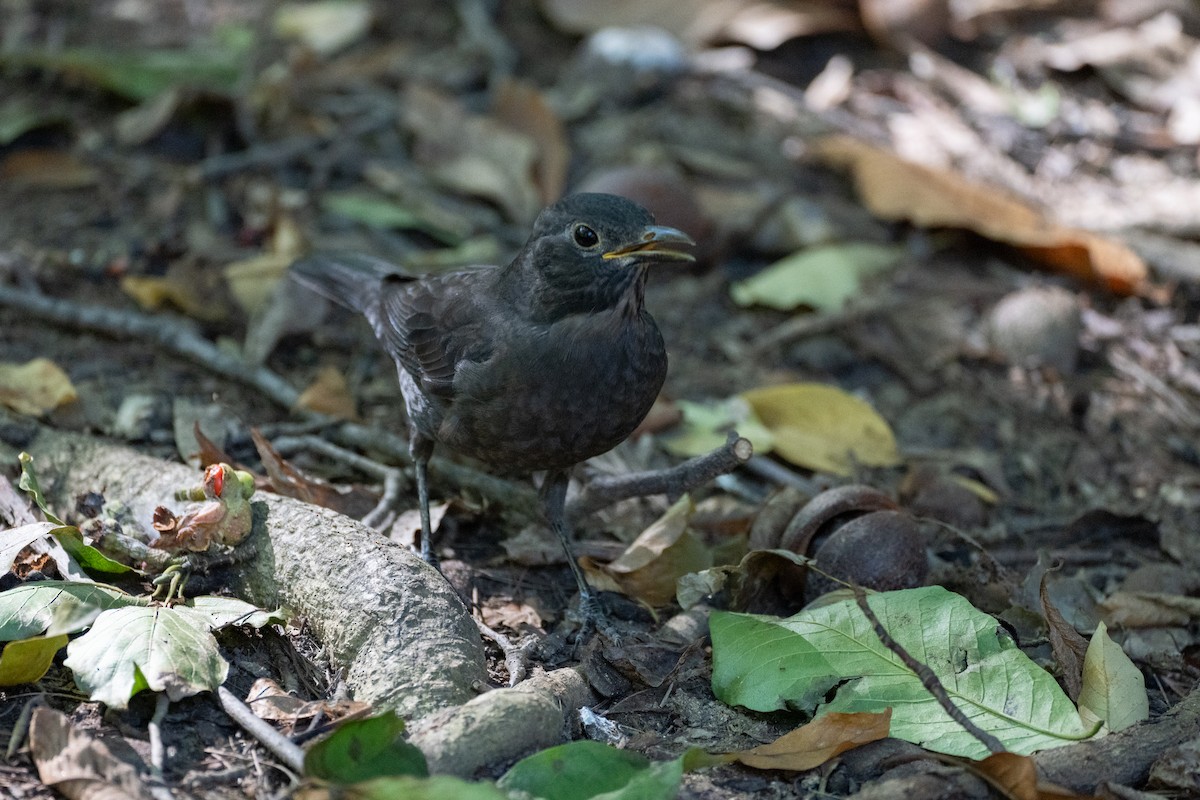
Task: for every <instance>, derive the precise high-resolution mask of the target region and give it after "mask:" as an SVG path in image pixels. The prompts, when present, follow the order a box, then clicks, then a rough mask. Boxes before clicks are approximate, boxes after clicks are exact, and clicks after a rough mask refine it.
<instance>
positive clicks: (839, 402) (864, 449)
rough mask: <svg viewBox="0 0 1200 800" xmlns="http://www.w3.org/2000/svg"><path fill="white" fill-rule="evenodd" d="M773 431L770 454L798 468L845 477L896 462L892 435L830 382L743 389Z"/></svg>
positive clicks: (876, 416) (878, 419)
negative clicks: (862, 466)
mask: <svg viewBox="0 0 1200 800" xmlns="http://www.w3.org/2000/svg"><path fill="white" fill-rule="evenodd" d="M741 397H742V398H743V399H744V400H745V401H746V402H747V403H749V405H750V407H751V408H752V409H753V410H754V414H755V416H756V417H757V418H758V419H759V420H761V421H762V424H763V425H764V426H766V428H767V429H768V430H769V431H770V432H771V437H772V443H773V452H775V453H778V454H779V455H780V456H782V457H783V458H786V459H787V460H788V461H790V462H792V463H793V464H796V465H798V466H801V467H808V468H809V469H815V470H820V471H823V472H832V473H834V474H835V475H849V474H851V473H852V472H853V471H854V467H855V465H856V464H865V465H867V466H873V467H887V466H893V465H895V464H898V463H900V454H899V452H898V451H897V449H896V437H895V436H894V435H893V434H892V429H891V428H890V427H888V424H887V422H886V421H884V419H883V417H881V416H879V414H878V413H876V411H875V409H873V408H871V406H869V405H868V404H867V403H865V402H864V401H862V400H859V399H858V398H857V397H855V396H854V395H851V394H847V393H846V392H843V391H842V390H841V389H838V388H836V387H834V386H826V385H824V384H819V383H791V384H784V385H782V386H768V387H765V388H762V389H752V390H750V391H748V392H743V393H742V394H741Z"/></svg>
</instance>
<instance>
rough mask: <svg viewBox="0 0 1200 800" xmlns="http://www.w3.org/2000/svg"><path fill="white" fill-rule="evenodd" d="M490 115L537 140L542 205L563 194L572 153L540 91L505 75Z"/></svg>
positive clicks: (535, 166)
mask: <svg viewBox="0 0 1200 800" xmlns="http://www.w3.org/2000/svg"><path fill="white" fill-rule="evenodd" d="M492 114H493V115H494V116H495V117H496V119H498V120H499V121H500V122H502V123H504V124H505V125H506V126H508V127H509V128H512V129H513V130H514V131H517V132H518V133H523V134H525V135H526V136H528V137H529V138H530V139H532V140H533V141H534V142H535V143H537V150H538V156H537V163H535V164H534V165H533V166H534V176H535V180H536V183H537V186H538V189H539V190H541V196H542V204H543V205H550V204H551V203H553V202H555V201H556V200H558V199H559V198H560V197H562V193H563V189H564V188H565V187H566V185H567V164H568V162H569V161H570V158H571V152H570V148H569V146H568V144H567V132H566V129H565V128H564V127H563V124H562V120H560V119H559V118H558V115H557V114H555V113H554V109H552V108H551V107H550V104H549V103H547V102H546V98H545V97H544V96H543V95H542V93H541V92H539V91H538V90H537V88H536V87H534V86H533V85H531V84H529V83H525V82H523V81H517V80H513V79H512V78H505V79H503V80H502V81H501V82H500V84H499V86H497V87H496V90H495V93H494V98H493V100H492Z"/></svg>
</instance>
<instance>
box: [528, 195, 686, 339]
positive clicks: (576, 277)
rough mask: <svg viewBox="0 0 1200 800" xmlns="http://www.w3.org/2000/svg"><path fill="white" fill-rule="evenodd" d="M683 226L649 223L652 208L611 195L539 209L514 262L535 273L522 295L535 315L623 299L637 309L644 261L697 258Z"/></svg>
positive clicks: (585, 309)
mask: <svg viewBox="0 0 1200 800" xmlns="http://www.w3.org/2000/svg"><path fill="white" fill-rule="evenodd" d="M693 244H695V242H693V241H692V239H691V237H689V236H688V235H687V234H685V233H683V232H682V231H679V230H676V229H674V228H668V227H665V226H662V225H655V224H654V217H653V216H652V215H651V214H650V212H649V211H647V210H646V209H644V208H642V207H641V206H639V205H638V204H637V203H634V202H633V201H632V200H627V199H626V198H624V197H619V196H617V195H612V194H576V195H571V196H570V197H567V198H564V199H563V200H560V201H559V202H557V203H555V204H554V205H552V206H550V207H549V208H547V209H545V210H544V211H542V213H541V214H539V215H538V218H537V221H536V222H535V223H534V226H533V234H532V235H531V236H530V237H529V241H528V242H526V243H525V247H524V248H522V250H521V252H520V253H519V254H518V255H517V257H516V259H515V260H514V261H513V264H512V266H513V267H515V268H517V269H518V270H520V271H521V272H522V273H524V274H525V276H526V279H527V280H528V279H529V278H532V279H533V280H532V281H531V284H532V285H533V286H534V287H535V288H534V290H533V293H532V296H531V297H529V298H527V301H529V302H531V303H532V304H533V306H534V310H535V311H537V312H538V314H537V316H549V317H558V316H565V315H566V314H573V313H583V312H589V311H602V310H605V309H610V308H616V307H617V306H619V305H621V304H622V303H625V304H628V305H630V307H631V309H632V310H634V311H640V310H641V295H642V287H643V285H644V283H645V276H646V267H647V266H649V265H650V264H651V263H653V262H656V261H694V260H695V258H694V257H693V256H692V254H691V253H688V252H687V251H686V250H684V249H683V248H685V247H687V246H689V245H693Z"/></svg>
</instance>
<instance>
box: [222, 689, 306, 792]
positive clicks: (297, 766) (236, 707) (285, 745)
mask: <svg viewBox="0 0 1200 800" xmlns="http://www.w3.org/2000/svg"><path fill="white" fill-rule="evenodd" d="M217 697H218V698H219V699H220V701H221V708H223V709H225V713H226V714H228V715H229V716H230V717H231V718H232V719H233V721H234V722H236V723H237V724H238V725H240V726H241V728H242V730H244V731H245V732H246V733H248V734H250V735H251V736H253V737H254V738H255V739H257V740H258V741H259V743H260V744H262V746H263V747H265V748H267V749H268V750H270V751H271V752H272V753H274V754H275V757H276V758H278V759H279V760H280V761H282V762H283V764H284V766H286V767H287V768H288V769H290V770H291V771H292V772H294V773H295V774H296V775H303V774H304V751H303V750H301V749H300V748H299V747H297V746H296V745H294V744H292V742H291V741H289V740H288V738H287V737H286V736H284V735H283V734H282V733H280V732H279V731H277V730H275V729H274V728H272V727H271V726H270V725H268V724H267V723H266V722H264V721H263V720H261V719H259V718H258V717H256V716H254V712H253V711H251V710H250V708H249V706H247V705H246V704H245V703H243V702H242V701H241V700H238V699H237V698H236V697H235V696H234V694H233V692H231V691H229V690H228V689H226V688H225V687H224V686H218V687H217Z"/></svg>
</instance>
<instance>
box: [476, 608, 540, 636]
mask: <svg viewBox="0 0 1200 800" xmlns="http://www.w3.org/2000/svg"><path fill="white" fill-rule="evenodd" d="M479 615H480V616H481V617H483V624H484V625H487V626H488V627H489V628H507V629H509V630H512V631H519V630H522V629H524V628H527V627H529V628H536V629H538V630H541V629H542V627H543V625H544V621H543V620H542V615H541V614H539V613H538V611H537V609H536V608H534V607H533V606H531V605H529V604H528V603H517V602H511V601H510V602H507V603H500V604H499V605H496V606H491V605H484V606H483V607H482V608H480V609H479Z"/></svg>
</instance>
